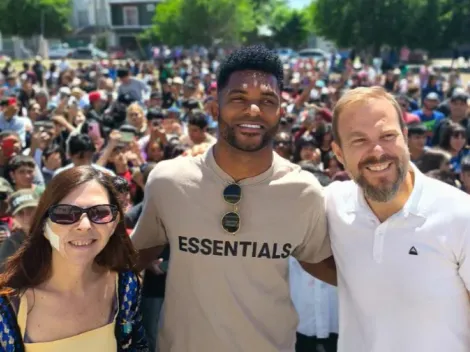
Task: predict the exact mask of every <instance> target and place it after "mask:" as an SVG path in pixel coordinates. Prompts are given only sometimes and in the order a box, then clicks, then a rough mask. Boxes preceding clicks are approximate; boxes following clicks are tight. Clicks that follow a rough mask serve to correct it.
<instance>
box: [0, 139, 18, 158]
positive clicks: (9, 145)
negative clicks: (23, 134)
mask: <svg viewBox="0 0 470 352" xmlns="http://www.w3.org/2000/svg"><path fill="white" fill-rule="evenodd" d="M16 142H17V141H16V140H14V139H8V138H5V139H4V140H3V141H2V151H3V155H4V156H5V157H6V158H10V157H11V156H12V155H13V153H15V144H16Z"/></svg>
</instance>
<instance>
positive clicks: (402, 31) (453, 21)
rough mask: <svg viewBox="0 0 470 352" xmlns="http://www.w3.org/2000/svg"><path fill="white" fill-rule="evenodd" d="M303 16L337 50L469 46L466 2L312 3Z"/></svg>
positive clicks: (345, 0) (347, 0) (368, 0)
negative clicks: (339, 47)
mask: <svg viewBox="0 0 470 352" xmlns="http://www.w3.org/2000/svg"><path fill="white" fill-rule="evenodd" d="M308 12H309V15H310V18H311V25H312V26H313V27H314V28H315V31H316V33H317V34H319V35H321V36H323V37H325V38H327V39H330V40H332V41H334V42H335V43H336V44H337V45H338V46H344V47H355V48H357V49H373V51H377V50H378V49H379V48H380V47H381V46H382V45H389V46H391V47H393V48H399V47H401V46H403V45H407V46H409V47H410V48H419V49H425V50H428V51H430V52H433V51H437V50H441V49H448V48H450V47H451V46H452V45H458V44H463V43H466V42H468V37H467V29H468V28H470V0H386V1H385V0H384V1H377V0H317V1H315V2H313V3H312V5H311V6H310V7H309V10H308Z"/></svg>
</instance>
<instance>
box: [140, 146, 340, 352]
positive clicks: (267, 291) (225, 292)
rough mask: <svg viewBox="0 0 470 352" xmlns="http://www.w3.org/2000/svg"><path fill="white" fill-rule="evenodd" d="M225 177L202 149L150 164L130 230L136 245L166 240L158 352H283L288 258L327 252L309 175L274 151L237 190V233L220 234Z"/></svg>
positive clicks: (317, 195)
mask: <svg viewBox="0 0 470 352" xmlns="http://www.w3.org/2000/svg"><path fill="white" fill-rule="evenodd" d="M232 182H233V180H232V179H231V178H230V176H229V175H227V174H226V173H225V172H224V171H223V170H222V169H220V167H219V166H218V165H217V164H216V162H215V160H214V157H213V153H212V148H211V149H209V150H208V152H207V153H205V154H203V155H201V156H199V157H194V158H183V157H180V158H176V159H173V160H170V161H164V162H161V163H159V164H158V165H157V166H156V167H155V169H154V170H153V171H152V172H151V174H150V177H149V179H148V183H147V186H146V189H145V198H144V206H143V212H142V215H141V217H140V220H139V222H138V224H137V226H136V229H135V231H134V232H133V234H132V241H133V242H134V245H135V246H136V247H137V248H138V249H145V248H149V247H153V246H157V245H163V244H166V243H168V242H169V243H170V251H171V252H170V257H171V259H170V266H169V271H168V276H167V281H166V293H165V303H164V304H165V307H164V310H165V314H164V319H163V326H162V328H161V329H160V332H159V345H160V350H161V351H163V352H170V351H174V352H207V351H224V352H232V351H233V352H235V351H237V352H238V351H257V352H275V351H276V352H278V351H279V352H293V351H294V349H295V332H296V328H297V323H298V318H297V314H296V312H295V309H294V307H293V305H292V302H291V299H290V292H289V282H288V272H289V268H288V265H289V256H290V255H293V256H294V257H295V258H297V259H298V260H301V261H305V262H311V263H317V262H320V261H322V260H324V259H326V258H328V257H329V256H331V249H330V241H329V237H328V236H327V223H326V216H325V206H324V196H323V191H322V188H321V186H320V184H319V183H318V181H317V180H316V179H315V177H314V176H313V175H311V174H310V173H308V172H305V171H302V170H301V169H300V167H298V166H297V165H294V164H292V163H290V162H288V161H286V160H284V159H283V158H281V157H280V156H278V155H277V154H274V161H273V164H272V166H271V168H270V169H269V170H267V171H266V172H264V173H262V174H261V175H258V176H256V177H253V178H249V179H245V180H243V181H241V182H239V184H240V185H241V189H242V199H241V201H240V204H239V214H240V218H241V227H240V230H239V232H238V233H237V234H236V235H235V236H232V235H229V234H227V233H226V232H225V231H224V230H223V228H222V225H221V219H222V216H223V215H224V214H225V213H226V212H227V211H230V210H232V207H231V206H230V205H228V204H226V203H225V201H224V199H223V197H222V192H223V189H224V188H225V187H226V186H227V185H228V184H230V183H232Z"/></svg>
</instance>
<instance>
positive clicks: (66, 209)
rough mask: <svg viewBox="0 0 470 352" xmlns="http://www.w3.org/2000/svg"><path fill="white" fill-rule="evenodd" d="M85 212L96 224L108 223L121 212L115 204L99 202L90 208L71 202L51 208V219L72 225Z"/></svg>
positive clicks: (61, 223)
mask: <svg viewBox="0 0 470 352" xmlns="http://www.w3.org/2000/svg"><path fill="white" fill-rule="evenodd" d="M83 213H85V214H86V215H87V217H88V219H89V220H90V221H91V222H93V223H95V224H99V225H101V224H108V223H110V222H112V221H114V220H116V217H117V215H118V213H119V211H118V207H117V206H115V205H113V204H99V205H95V206H92V207H89V208H80V207H77V206H76V205H71V204H57V205H53V206H52V207H50V208H49V211H48V214H49V219H51V221H52V222H54V223H56V224H60V225H71V224H74V223H76V222H77V221H79V220H80V219H81V217H82V214H83Z"/></svg>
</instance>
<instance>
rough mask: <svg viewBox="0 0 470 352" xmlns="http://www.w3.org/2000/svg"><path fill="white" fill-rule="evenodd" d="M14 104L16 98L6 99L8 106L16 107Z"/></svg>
mask: <svg viewBox="0 0 470 352" xmlns="http://www.w3.org/2000/svg"><path fill="white" fill-rule="evenodd" d="M16 103H17V101H16V98H14V97H11V98H8V106H12V105H16Z"/></svg>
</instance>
